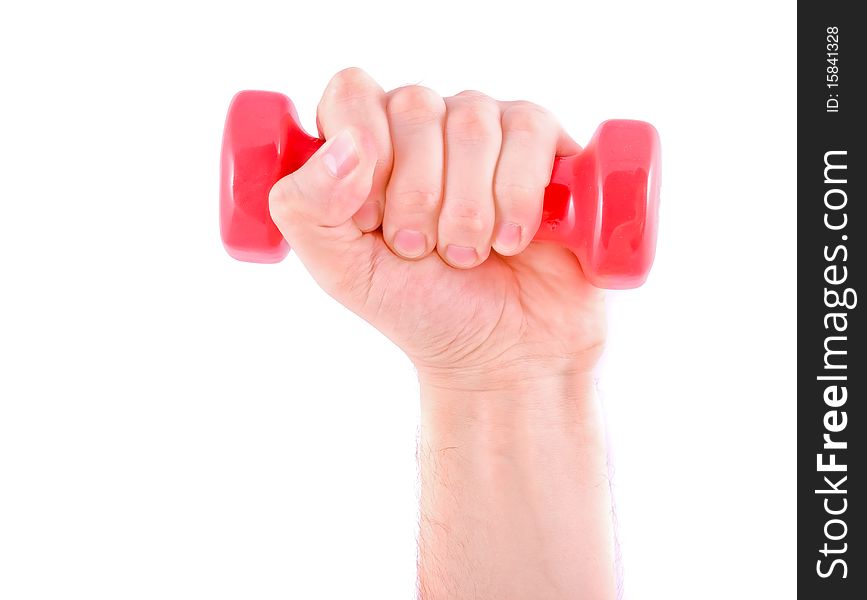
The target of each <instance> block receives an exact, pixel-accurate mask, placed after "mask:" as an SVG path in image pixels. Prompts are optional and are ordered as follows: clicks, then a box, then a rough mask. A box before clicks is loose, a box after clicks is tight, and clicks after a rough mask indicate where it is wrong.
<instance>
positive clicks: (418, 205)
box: [387, 189, 440, 212]
mask: <svg viewBox="0 0 867 600" xmlns="http://www.w3.org/2000/svg"><path fill="white" fill-rule="evenodd" d="M387 202H391V203H394V204H396V205H397V206H399V208H400V210H403V211H409V212H425V211H430V210H433V209H435V208H436V207H437V205H438V204H439V202H440V193H439V190H423V189H414V190H400V191H389V193H388V199H387Z"/></svg>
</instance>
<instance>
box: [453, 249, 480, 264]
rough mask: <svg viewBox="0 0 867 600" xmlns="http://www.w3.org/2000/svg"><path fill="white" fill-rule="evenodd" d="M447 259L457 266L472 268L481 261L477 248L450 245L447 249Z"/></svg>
mask: <svg viewBox="0 0 867 600" xmlns="http://www.w3.org/2000/svg"><path fill="white" fill-rule="evenodd" d="M446 258H447V259H449V262H450V263H452V264H453V265H455V266H458V267H471V266H473V265H474V264H475V263H476V261H477V260H478V259H479V255H478V254H477V253H476V249H475V248H469V247H467V246H455V245H454V244H449V245H448V246H447V247H446Z"/></svg>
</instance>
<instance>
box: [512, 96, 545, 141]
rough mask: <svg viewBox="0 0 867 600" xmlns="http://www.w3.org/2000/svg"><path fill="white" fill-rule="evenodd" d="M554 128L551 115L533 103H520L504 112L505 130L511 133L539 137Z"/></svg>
mask: <svg viewBox="0 0 867 600" xmlns="http://www.w3.org/2000/svg"><path fill="white" fill-rule="evenodd" d="M553 126H554V119H553V117H552V115H551V113H549V112H548V111H547V110H545V109H544V108H542V107H541V106H538V105H536V104H533V103H531V102H519V103H517V104H513V105H511V106H509V107H508V108H507V109H506V110H505V111H503V130H504V131H507V132H509V133H514V132H521V133H527V134H530V135H539V134H543V133H547V132H549V131H551V130H552V129H553Z"/></svg>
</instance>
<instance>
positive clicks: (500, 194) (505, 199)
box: [494, 181, 544, 207]
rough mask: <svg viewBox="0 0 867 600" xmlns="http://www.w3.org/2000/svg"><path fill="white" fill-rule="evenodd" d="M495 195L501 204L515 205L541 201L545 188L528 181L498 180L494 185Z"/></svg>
mask: <svg viewBox="0 0 867 600" xmlns="http://www.w3.org/2000/svg"><path fill="white" fill-rule="evenodd" d="M494 195H495V196H496V198H497V200H498V201H499V203H500V204H502V205H505V206H509V207H515V206H527V205H531V204H535V203H537V202H539V203H541V201H542V196H543V195H544V188H543V187H540V186H536V185H532V184H527V183H518V182H514V181H503V182H499V181H498V182H497V183H496V184H495V185H494Z"/></svg>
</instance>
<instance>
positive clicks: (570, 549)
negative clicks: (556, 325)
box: [419, 372, 615, 600]
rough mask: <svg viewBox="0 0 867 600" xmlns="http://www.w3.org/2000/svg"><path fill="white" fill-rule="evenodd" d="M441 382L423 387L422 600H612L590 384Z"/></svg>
mask: <svg viewBox="0 0 867 600" xmlns="http://www.w3.org/2000/svg"><path fill="white" fill-rule="evenodd" d="M502 375H503V374H501V376H502ZM500 381H501V382H502V379H500ZM440 383H441V382H430V381H425V379H424V378H422V389H421V394H422V428H421V440H420V449H419V460H420V468H421V520H420V536H419V584H420V586H419V587H420V597H421V599H422V600H441V599H442V600H444V599H446V598H448V599H450V600H453V599H463V598H473V599H475V600H488V599H491V600H493V599H497V600H511V599H516V600H517V599H523V600H526V599H529V598H532V599H534V600H536V599H551V600H560V599H566V598H569V599H573V598H576V599H577V598H588V599H594V600H595V599H605V600H608V599H612V598H614V597H615V575H614V536H613V523H612V512H611V506H612V505H611V497H610V488H609V482H608V474H607V457H606V449H605V439H604V428H603V426H602V423H601V419H600V415H599V410H598V407H597V402H596V399H595V397H594V393H593V385H592V379H591V377H590V376H589V375H588V374H586V373H583V374H578V373H568V372H560V373H557V374H552V375H551V376H542V377H538V376H537V377H534V378H533V379H526V378H520V377H515V378H514V381H513V383H512V384H505V385H503V384H501V385H495V386H492V388H499V389H492V390H491V391H481V388H479V387H475V388H474V389H473V390H467V389H464V390H458V391H455V390H453V389H449V387H448V386H444V385H441V384H440Z"/></svg>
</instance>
